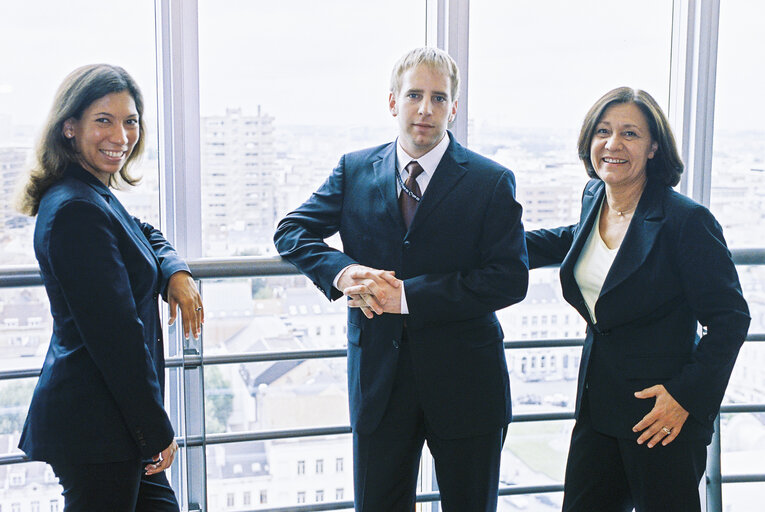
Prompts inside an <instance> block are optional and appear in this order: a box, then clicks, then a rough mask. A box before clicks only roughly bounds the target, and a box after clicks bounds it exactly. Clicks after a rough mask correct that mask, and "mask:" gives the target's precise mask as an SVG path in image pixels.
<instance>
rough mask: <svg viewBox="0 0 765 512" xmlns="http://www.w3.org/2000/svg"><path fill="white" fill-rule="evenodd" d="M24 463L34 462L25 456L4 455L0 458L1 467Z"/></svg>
mask: <svg viewBox="0 0 765 512" xmlns="http://www.w3.org/2000/svg"><path fill="white" fill-rule="evenodd" d="M22 462H33V461H31V460H29V458H28V457H27V456H26V455H24V454H16V455H2V456H0V466H6V465H8V464H21V463H22Z"/></svg>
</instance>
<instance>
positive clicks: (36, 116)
mask: <svg viewBox="0 0 765 512" xmlns="http://www.w3.org/2000/svg"><path fill="white" fill-rule="evenodd" d="M123 7H124V5H123V4H122V3H120V2H115V1H112V0H109V1H96V0H72V1H71V2H65V3H62V2H45V3H44V5H43V6H41V5H40V3H39V2H6V3H4V4H3V14H2V16H0V48H3V51H2V52H0V140H2V143H0V187H1V188H0V194H1V195H2V196H3V200H2V201H0V244H2V247H3V250H2V252H0V265H8V264H28V263H34V254H33V252H32V235H31V233H32V230H33V229H34V219H31V218H29V217H25V216H22V215H21V214H20V213H18V212H16V211H15V209H14V207H13V201H12V200H11V198H13V197H14V193H15V189H16V187H17V185H18V183H19V181H21V180H23V178H24V176H25V175H26V173H27V171H28V169H29V166H30V164H31V162H32V152H33V148H34V146H35V145H36V144H37V138H38V137H39V135H40V131H41V130H42V127H43V125H44V123H45V120H46V116H47V115H48V110H49V109H50V106H51V105H52V103H53V96H54V94H55V92H56V89H57V88H58V86H59V84H61V82H62V81H63V79H64V77H65V76H66V75H67V74H68V73H69V72H71V71H72V70H74V69H75V68H77V67H79V66H84V65H86V64H95V63H99V62H106V63H109V64H115V65H119V66H122V67H124V68H125V69H126V70H127V71H128V73H130V74H131V75H132V76H133V78H135V80H136V81H137V82H138V85H139V87H141V90H142V92H143V94H144V100H145V104H146V105H145V112H144V118H145V120H146V123H147V132H148V133H147V136H148V140H147V141H146V154H145V156H144V158H143V159H142V161H141V162H140V163H139V165H137V166H135V167H134V168H133V169H134V170H133V174H134V175H136V176H143V180H142V185H141V186H139V187H136V188H131V189H130V191H126V192H125V193H123V194H120V199H121V200H122V201H123V202H124V203H125V206H126V208H127V209H128V211H129V212H130V213H131V214H133V215H135V216H137V217H139V218H141V219H143V220H145V221H147V222H151V223H152V224H154V225H158V222H159V221H158V219H159V195H158V189H159V187H158V184H157V178H158V165H157V130H156V126H157V124H156V119H157V115H156V111H157V108H156V105H157V100H156V97H157V95H156V83H157V80H156V64H155V62H156V52H155V45H154V2H153V1H152V0H140V1H137V2H133V3H131V5H130V9H124V8H123ZM115 12H119V14H118V15H115Z"/></svg>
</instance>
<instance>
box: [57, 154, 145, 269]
mask: <svg viewBox="0 0 765 512" xmlns="http://www.w3.org/2000/svg"><path fill="white" fill-rule="evenodd" d="M67 171H68V172H69V173H71V174H72V175H73V176H74V177H75V178H77V179H79V180H80V181H82V182H84V183H85V184H86V185H88V186H89V187H90V188H92V189H93V190H95V191H96V192H97V193H98V194H99V195H101V196H102V197H103V198H104V199H105V200H106V202H107V203H108V204H109V206H110V207H111V209H112V211H113V212H114V213H115V215H117V217H118V218H119V219H120V222H121V223H122V225H123V226H125V229H126V230H127V232H128V233H129V234H130V236H131V237H132V238H133V241H134V242H135V243H136V244H137V245H139V246H143V247H144V248H146V249H147V250H148V252H149V254H151V257H152V258H153V260H154V261H155V262H156V263H157V265H159V259H158V258H157V255H156V253H155V252H154V249H153V248H152V247H151V245H150V244H149V241H148V240H147V239H146V236H144V234H143V233H142V232H141V230H140V229H138V224H137V223H136V222H135V220H134V219H133V217H131V216H130V214H129V213H128V212H127V210H125V208H124V207H123V206H122V203H120V202H119V200H118V199H117V197H116V196H115V195H114V194H112V191H111V190H109V188H108V187H107V186H106V185H104V184H103V183H101V182H100V181H99V180H98V178H96V177H95V176H93V175H92V174H90V173H89V172H88V171H86V170H85V169H83V168H82V167H80V166H78V165H74V164H72V165H70V166H69V168H68V169H67Z"/></svg>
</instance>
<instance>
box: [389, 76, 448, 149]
mask: <svg viewBox="0 0 765 512" xmlns="http://www.w3.org/2000/svg"><path fill="white" fill-rule="evenodd" d="M450 82H451V81H450V79H449V76H448V75H446V74H445V73H443V72H441V71H439V70H437V69H435V68H433V67H431V66H428V65H419V66H415V67H413V68H410V69H408V70H407V71H405V72H404V74H403V75H402V76H401V87H400V89H399V91H398V92H397V93H391V94H390V96H389V99H388V101H389V107H390V112H391V114H392V115H393V117H395V118H396V119H397V120H398V127H399V142H400V143H401V147H403V148H404V151H406V152H407V153H408V154H409V156H411V157H413V158H419V157H421V156H422V155H424V154H425V153H427V152H428V151H430V150H431V149H433V148H434V147H435V146H436V145H437V144H438V143H439V142H441V139H442V138H443V137H444V135H445V134H446V127H447V126H448V124H449V122H450V121H451V120H452V119H453V118H454V115H455V114H456V113H457V102H456V101H452V98H451V93H450V92H449V91H451V83H450Z"/></svg>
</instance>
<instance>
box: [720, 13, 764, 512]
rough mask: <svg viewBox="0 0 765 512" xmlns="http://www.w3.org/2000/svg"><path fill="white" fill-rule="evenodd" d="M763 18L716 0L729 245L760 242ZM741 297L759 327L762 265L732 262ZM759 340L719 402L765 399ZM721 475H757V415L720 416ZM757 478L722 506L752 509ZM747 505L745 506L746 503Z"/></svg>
mask: <svg viewBox="0 0 765 512" xmlns="http://www.w3.org/2000/svg"><path fill="white" fill-rule="evenodd" d="M762 16H765V5H763V4H761V3H759V2H721V4H720V28H719V36H718V58H717V84H716V91H715V124H714V146H713V157H712V190H711V205H710V208H711V210H712V212H713V213H714V214H715V216H716V217H717V219H718V221H719V222H720V224H721V225H722V226H723V229H724V232H725V238H726V240H727V242H728V245H729V246H730V247H733V248H742V247H757V248H762V247H763V246H765V231H763V229H762V225H763V221H765V126H763V122H762V121H763V119H765V99H763V98H762V94H761V89H762V88H761V87H760V84H762V83H763V81H765V66H763V64H762V63H763V62H765V32H763V31H762V30H761V29H760V28H759V26H758V24H757V20H758V19H761V18H762ZM738 272H739V277H740V279H741V285H742V287H743V289H744V294H745V296H746V298H747V302H748V303H749V309H750V314H751V316H752V323H751V326H750V328H749V332H750V333H763V332H765V300H764V299H763V298H764V297H765V267H763V266H743V267H739V268H738ZM763 363H765V344H763V343H747V344H746V345H745V346H744V347H743V348H742V350H741V353H740V354H739V357H738V360H737V362H736V368H735V370H734V372H733V375H732V376H731V381H730V384H729V386H728V390H727V393H726V398H725V400H726V402H727V403H747V402H748V403H762V402H764V401H765V365H763ZM722 424H723V425H722V443H721V444H722V452H723V453H722V461H721V462H722V470H723V474H726V473H727V474H730V473H736V474H742V473H743V474H746V473H750V474H762V473H763V472H765V465H763V463H762V460H763V458H762V453H763V452H762V446H763V444H762V440H763V439H765V421H763V415H762V414H730V415H727V414H726V415H723V416H722ZM761 492H762V484H735V485H734V484H730V485H725V486H723V503H724V505H725V508H726V510H727V509H728V507H732V508H731V510H754V509H755V508H757V505H756V502H757V500H756V499H755V498H754V496H757V495H758V493H760V495H761ZM748 507H749V508H748Z"/></svg>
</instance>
